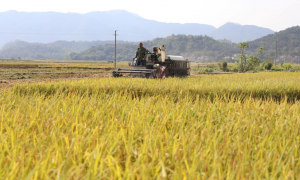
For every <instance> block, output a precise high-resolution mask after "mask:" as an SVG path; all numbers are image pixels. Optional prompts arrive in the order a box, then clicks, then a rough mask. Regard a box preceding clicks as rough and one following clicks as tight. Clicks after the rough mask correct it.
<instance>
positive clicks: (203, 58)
mask: <svg viewBox="0 0 300 180" xmlns="http://www.w3.org/2000/svg"><path fill="white" fill-rule="evenodd" d="M210 59H211V58H210V57H209V56H200V57H198V58H197V61H198V62H203V63H204V62H209V61H210Z"/></svg>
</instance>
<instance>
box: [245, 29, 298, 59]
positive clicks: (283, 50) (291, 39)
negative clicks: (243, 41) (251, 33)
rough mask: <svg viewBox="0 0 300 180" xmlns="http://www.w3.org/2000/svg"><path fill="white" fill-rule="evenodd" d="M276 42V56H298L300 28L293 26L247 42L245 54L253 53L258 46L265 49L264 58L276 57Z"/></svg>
mask: <svg viewBox="0 0 300 180" xmlns="http://www.w3.org/2000/svg"><path fill="white" fill-rule="evenodd" d="M276 40H277V51H278V52H277V54H278V56H280V55H291V56H300V27H299V26H295V27H291V28H288V29H286V30H284V31H280V32H277V33H275V34H270V35H267V36H265V37H262V38H259V39H257V40H254V41H250V42H249V48H248V49H246V52H248V53H253V52H255V50H256V49H258V48H259V47H260V46H262V47H264V48H265V53H264V54H263V56H264V58H266V57H267V56H272V57H275V56H276Z"/></svg>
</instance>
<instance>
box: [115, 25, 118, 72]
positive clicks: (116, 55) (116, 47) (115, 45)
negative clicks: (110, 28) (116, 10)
mask: <svg viewBox="0 0 300 180" xmlns="http://www.w3.org/2000/svg"><path fill="white" fill-rule="evenodd" d="M117 31H118V30H115V34H114V35H115V62H114V66H115V68H116V66H117Z"/></svg>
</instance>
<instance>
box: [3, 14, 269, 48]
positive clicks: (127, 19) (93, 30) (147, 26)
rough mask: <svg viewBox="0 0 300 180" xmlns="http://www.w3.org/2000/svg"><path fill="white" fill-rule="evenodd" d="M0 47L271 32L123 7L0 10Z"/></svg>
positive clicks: (247, 37) (236, 37)
mask: <svg viewBox="0 0 300 180" xmlns="http://www.w3.org/2000/svg"><path fill="white" fill-rule="evenodd" d="M0 24H1V27H0V47H1V46H3V45H4V44H5V43H7V42H10V41H14V40H22V41H27V42H39V43H49V42H54V41H58V40H65V41H99V40H100V41H105V40H114V36H113V34H114V31H115V30H118V32H117V34H118V36H117V39H118V40H122V41H135V42H137V41H147V40H152V39H154V38H157V37H167V36H170V35H172V34H174V35H178V34H185V35H207V36H210V37H213V38H214V39H227V40H230V41H232V42H235V43H238V42H242V41H251V40H254V39H257V38H260V37H263V36H266V35H268V34H273V33H274V31H272V30H270V29H267V28H262V27H257V26H249V25H239V24H235V23H226V24H225V25H223V26H221V27H220V28H215V27H214V26H211V25H206V24H197V23H187V24H179V23H164V22H158V21H154V20H148V19H144V18H142V17H140V16H139V15H137V14H134V13H130V12H127V11H124V10H112V11H102V12H90V13H86V14H78V13H59V12H17V11H7V12H0Z"/></svg>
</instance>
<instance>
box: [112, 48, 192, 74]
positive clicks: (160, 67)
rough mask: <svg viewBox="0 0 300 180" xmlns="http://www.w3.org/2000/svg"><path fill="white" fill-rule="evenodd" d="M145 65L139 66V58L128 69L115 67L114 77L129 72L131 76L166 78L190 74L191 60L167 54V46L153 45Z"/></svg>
mask: <svg viewBox="0 0 300 180" xmlns="http://www.w3.org/2000/svg"><path fill="white" fill-rule="evenodd" d="M145 61H146V62H145V65H144V66H138V65H137V59H136V58H135V59H133V61H132V62H131V63H129V66H130V68H128V69H121V68H119V69H115V70H114V71H113V77H121V76H124V74H129V76H130V77H140V78H165V77H170V76H171V77H178V76H189V75H190V62H189V61H188V60H187V59H186V60H185V59H184V58H183V57H182V56H173V55H166V46H165V45H164V44H163V45H162V46H161V47H153V52H152V53H151V52H149V51H147V56H146V58H145Z"/></svg>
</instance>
